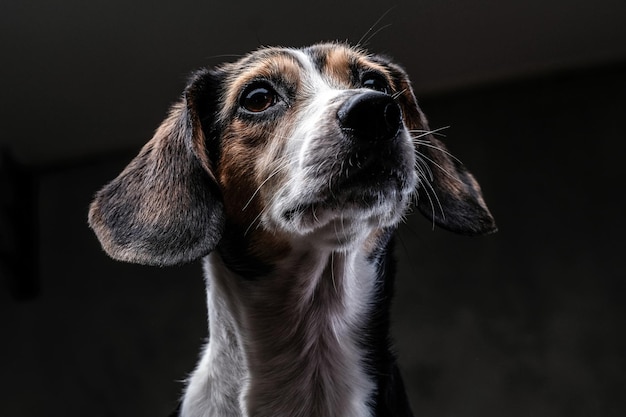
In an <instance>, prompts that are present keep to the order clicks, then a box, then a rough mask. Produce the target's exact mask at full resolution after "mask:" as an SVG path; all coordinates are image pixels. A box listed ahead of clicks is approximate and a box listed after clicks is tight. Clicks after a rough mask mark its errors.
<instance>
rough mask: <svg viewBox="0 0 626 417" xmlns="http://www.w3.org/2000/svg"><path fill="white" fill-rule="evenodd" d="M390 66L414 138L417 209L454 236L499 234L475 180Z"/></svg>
mask: <svg viewBox="0 0 626 417" xmlns="http://www.w3.org/2000/svg"><path fill="white" fill-rule="evenodd" d="M388 66H389V68H391V74H392V77H393V78H394V81H395V83H396V89H397V91H402V94H401V95H400V96H399V97H398V101H399V102H400V106H401V107H402V110H403V117H404V122H405V124H406V126H407V128H408V129H409V130H410V131H411V136H412V137H413V138H415V139H414V142H415V148H416V159H417V167H416V168H417V171H418V176H419V184H418V188H417V196H418V200H417V207H418V209H419V210H420V211H421V212H422V214H424V215H425V216H426V217H428V218H429V219H432V221H433V222H434V223H435V224H436V225H438V226H440V227H442V228H444V229H447V230H450V231H452V232H456V233H460V234H465V235H483V234H489V233H493V232H495V231H497V227H496V224H495V221H494V219H493V217H492V216H491V213H490V212H489V209H488V208H487V205H486V204H485V201H484V200H483V196H482V192H481V189H480V186H479V185H478V182H477V181H476V179H475V178H474V176H473V175H472V174H471V173H470V172H469V171H468V170H467V169H466V168H465V166H464V165H463V164H462V163H461V162H460V161H459V160H458V159H456V158H454V157H453V156H451V154H450V153H449V152H448V150H447V149H446V147H445V146H444V144H443V143H442V142H440V141H439V140H437V139H435V137H434V136H433V135H432V133H430V132H431V131H430V129H429V127H428V122H427V121H426V117H425V116H424V114H423V113H422V111H421V110H420V108H419V106H418V105H417V100H416V99H415V95H414V94H413V90H412V88H411V84H410V82H409V79H408V77H407V75H406V73H405V72H404V70H403V69H401V68H400V67H398V66H396V65H394V64H388Z"/></svg>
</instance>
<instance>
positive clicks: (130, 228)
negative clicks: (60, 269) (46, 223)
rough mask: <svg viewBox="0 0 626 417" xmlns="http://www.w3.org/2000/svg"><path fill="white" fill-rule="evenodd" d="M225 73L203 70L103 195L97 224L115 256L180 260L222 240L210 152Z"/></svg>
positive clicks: (94, 216) (96, 204) (94, 217)
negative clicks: (219, 79) (222, 79)
mask: <svg viewBox="0 0 626 417" xmlns="http://www.w3.org/2000/svg"><path fill="white" fill-rule="evenodd" d="M218 77H219V74H218V73H217V72H216V71H209V70H206V71H202V72H199V73H197V74H196V75H195V76H194V77H193V78H192V79H191V81H190V83H189V85H188V86H187V88H186V89H185V92H184V94H183V97H182V99H181V101H180V102H179V103H177V104H175V105H174V106H172V108H171V110H170V114H169V116H168V117H167V118H166V119H165V120H164V121H163V123H162V124H161V126H160V127H159V128H158V129H157V131H156V133H155V134H154V136H153V137H152V139H151V140H150V141H149V142H148V143H147V144H146V145H145V146H144V147H143V149H142V150H141V151H140V153H139V155H137V156H136V157H135V159H133V160H132V161H131V162H130V164H129V165H128V166H127V167H126V169H124V171H123V172H122V173H121V174H120V175H119V176H118V177H117V178H116V179H114V180H113V181H112V182H111V183H109V184H108V185H106V186H105V187H104V188H103V189H102V190H100V191H99V192H98V193H97V194H96V196H95V199H94V201H93V202H92V203H91V207H90V210H89V224H90V226H91V227H92V229H93V230H94V231H95V233H96V235H97V236H98V239H99V240H100V243H101V244H102V247H103V248H104V250H105V251H106V252H107V253H108V254H109V255H110V256H111V257H113V258H115V259H118V260H122V261H127V262H134V263H140V264H148V265H175V264H180V263H185V262H189V261H193V260H195V259H198V258H200V257H202V256H204V255H206V254H208V253H209V252H210V251H212V250H213V249H214V247H215V246H216V244H217V242H218V241H219V239H220V238H221V235H222V229H223V223H224V221H223V204H222V200H221V196H220V193H219V190H218V186H217V182H216V180H215V178H214V176H213V173H212V167H211V162H210V158H209V155H208V152H207V141H215V140H216V138H212V137H207V136H211V128H210V127H209V126H212V124H213V123H212V119H210V118H212V117H214V116H213V115H214V114H215V113H216V111H215V108H214V107H215V106H216V104H215V103H216V102H217V100H218V96H219V92H218V91H217V88H218V85H219V82H218V80H217V78H218ZM203 126H205V129H203ZM205 133H207V135H205Z"/></svg>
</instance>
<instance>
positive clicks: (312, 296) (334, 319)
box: [208, 253, 375, 417]
mask: <svg viewBox="0 0 626 417" xmlns="http://www.w3.org/2000/svg"><path fill="white" fill-rule="evenodd" d="M210 258H211V260H210V261H209V262H210V263H211V266H210V268H208V274H209V276H208V279H209V280H210V285H209V288H210V290H209V291H210V294H209V302H210V303H211V300H213V301H215V300H218V299H219V300H226V302H220V304H221V308H224V307H226V306H227V307H226V308H228V309H229V310H230V312H229V314H228V315H223V317H231V318H232V320H233V321H234V322H235V323H223V322H222V323H217V322H215V321H213V320H212V321H211V326H225V327H228V328H230V329H236V330H235V332H234V333H230V334H231V337H233V338H235V340H230V341H229V340H225V339H224V338H223V337H221V338H220V340H219V341H216V342H218V343H214V344H213V343H211V344H209V349H208V350H209V351H211V350H212V352H211V354H212V355H213V356H214V357H217V356H221V357H223V355H218V352H217V351H218V350H228V351H231V352H232V350H233V346H237V347H238V349H240V351H241V355H239V354H235V355H231V356H232V357H233V358H237V357H241V358H243V360H244V361H245V367H246V373H247V378H246V380H245V381H242V384H241V386H240V387H239V390H238V391H239V401H240V406H241V407H242V408H243V414H242V415H254V416H318V415H319V416H321V415H329V416H330V415H337V416H339V415H340V416H344V417H352V416H354V417H357V416H358V417H366V416H369V415H371V411H370V410H369V407H368V404H369V403H370V402H371V397H372V394H373V391H374V382H373V381H372V380H371V377H370V376H369V375H368V374H367V372H366V364H365V352H364V349H363V347H362V346H363V345H364V343H363V342H364V341H363V340H362V337H363V330H364V325H365V323H364V321H365V319H366V318H367V316H368V313H369V308H370V306H371V304H372V297H373V295H374V290H375V288H374V287H375V273H374V268H373V267H372V265H371V264H370V263H369V262H368V261H367V259H366V258H365V257H364V256H361V255H355V254H353V255H346V254H332V253H328V254H325V255H324V256H320V255H319V254H315V255H310V254H309V255H306V254H302V255H300V256H292V257H290V259H288V260H285V261H284V262H283V263H282V264H281V265H280V266H279V267H278V268H277V270H276V271H275V273H273V274H271V275H270V276H267V277H263V278H259V279H256V280H253V281H246V280H242V279H240V278H238V277H234V276H232V275H231V274H230V273H229V272H228V270H226V269H225V268H224V267H223V265H221V263H220V260H219V257H217V256H211V257H210ZM210 309H211V307H210ZM211 333H215V334H220V335H224V334H228V332H224V331H222V330H220V329H213V328H212V329H211ZM220 344H221V346H220ZM214 365H215V364H214ZM232 365H233V369H235V368H237V366H235V365H236V364H232ZM220 366H221V367H225V368H228V367H229V366H228V365H227V364H224V363H220ZM213 370H214V372H218V373H219V372H223V373H226V374H228V373H229V372H230V370H229V369H215V367H213ZM229 376H230V375H229ZM215 377H217V378H219V376H218V375H216V376H215Z"/></svg>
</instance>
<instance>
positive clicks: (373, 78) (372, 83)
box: [361, 73, 391, 94]
mask: <svg viewBox="0 0 626 417" xmlns="http://www.w3.org/2000/svg"><path fill="white" fill-rule="evenodd" d="M361 85H362V86H363V87H364V88H369V89H372V90H376V91H380V92H381V93H385V94H389V93H390V92H391V87H389V83H387V80H385V78H384V77H383V76H382V75H380V74H376V73H369V74H365V75H364V76H363V80H362V81H361Z"/></svg>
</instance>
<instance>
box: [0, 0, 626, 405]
mask: <svg viewBox="0 0 626 417" xmlns="http://www.w3.org/2000/svg"><path fill="white" fill-rule="evenodd" d="M281 3H282V4H281ZM390 7H391V5H389V6H387V5H382V4H378V3H374V2H364V1H360V2H356V1H348V2H343V3H341V4H339V2H330V1H317V2H311V3H304V4H300V3H296V2H286V1H285V2H263V3H262V4H261V3H260V2H259V3H248V2H229V3H211V2H206V1H205V2H200V1H195V2H194V1H177V2H165V1H153V2H145V3H144V4H140V3H138V2H129V1H126V0H125V1H121V0H120V1H106V2H105V1H100V0H94V1H90V2H84V1H78V0H67V1H63V2H49V1H43V0H37V1H24V0H3V2H2V4H1V5H0V47H1V50H2V65H0V94H1V96H0V97H1V100H0V105H1V106H2V107H1V108H0V126H1V130H0V132H1V133H0V145H1V147H2V148H3V149H4V151H3V153H4V155H5V157H4V159H2V162H0V255H1V257H0V271H1V272H0V273H1V274H2V275H0V376H1V379H0V381H1V382H0V416H2V417H5V416H6V417H13V416H24V417H31V416H32V417H35V416H38V417H39V416H59V415H63V416H84V415H89V416H165V415H167V413H168V412H169V411H170V410H171V408H172V407H173V406H174V404H175V402H176V400H177V398H178V396H179V394H180V392H181V389H182V387H183V384H182V383H181V380H183V379H184V378H185V376H186V375H187V374H188V373H189V372H190V371H191V370H192V369H193V367H194V366H195V362H196V359H197V355H198V352H199V350H200V347H201V345H202V343H203V339H204V337H205V336H206V311H205V306H204V288H203V282H202V278H201V268H200V265H199V264H193V265H189V266H186V267H180V268H168V269H157V268H148V267H141V266H135V265H128V264H122V263H118V262H114V261H112V260H110V259H108V258H107V257H106V256H105V255H104V253H103V252H102V251H101V249H100V246H99V244H98V242H97V241H96V239H95V237H94V236H93V234H92V233H91V231H90V230H89V229H88V227H87V225H86V213H87V207H88V204H89V202H90V199H91V197H92V195H93V194H94V193H95V191H96V190H97V189H98V188H99V187H101V186H102V185H103V184H104V183H105V182H106V181H108V180H110V179H112V178H113V177H114V176H115V175H116V174H117V173H118V172H119V171H120V170H121V169H122V168H123V167H124V166H125V164H126V163H127V162H128V161H129V160H130V159H131V158H132V156H133V155H134V154H135V153H136V152H137V150H138V149H139V147H140V146H141V144H143V143H144V142H145V141H147V140H148V139H149V138H150V136H151V134H152V131H153V130H154V129H155V128H156V127H157V126H158V124H159V122H160V121H161V120H162V118H163V117H164V115H165V113H166V111H167V108H168V106H169V105H170V104H171V103H172V102H174V101H175V100H176V99H177V97H178V95H179V93H180V91H181V90H182V88H183V86H184V84H185V77H186V75H187V74H188V73H189V72H190V71H191V70H193V69H195V68H198V67H200V66H204V65H215V64H217V63H219V62H222V61H225V60H234V59H236V56H234V55H240V54H242V53H245V52H247V51H249V50H252V49H255V48H256V47H258V46H259V45H265V44H272V45H276V44H282V45H288V46H302V45H306V44H310V43H313V42H316V41H320V40H334V39H339V40H348V41H351V42H352V43H356V42H358V41H359V39H361V37H362V36H363V35H366V36H365V38H366V39H367V40H368V41H369V42H368V43H367V45H368V47H369V49H370V50H372V51H374V52H382V53H387V54H389V55H390V56H393V57H394V58H395V59H396V60H397V61H399V62H400V63H402V64H403V65H404V66H405V68H406V69H407V71H408V72H409V74H410V75H411V77H412V79H413V83H414V87H415V90H416V93H417V95H418V97H420V99H421V105H422V108H423V110H424V111H425V112H426V113H427V115H428V116H429V117H430V120H431V127H435V128H436V127H443V126H450V127H449V128H448V129H446V130H445V134H446V138H444V140H445V141H446V143H447V144H448V146H449V148H450V149H451V150H452V151H453V153H454V154H455V155H456V156H458V157H459V158H460V159H462V160H463V161H464V162H465V163H466V165H467V166H468V167H469V168H470V169H471V170H472V171H473V172H474V174H475V175H476V176H477V178H478V179H479V181H480V183H481V185H482V187H483V190H484V193H485V197H486V200H487V202H488V204H489V206H490V208H491V209H492V212H493V213H494V215H495V217H496V219H497V221H498V225H499V227H500V231H499V232H498V234H496V235H493V236H489V237H483V238H466V237H460V236H456V235H453V234H450V233H448V232H444V231H440V230H432V227H431V225H430V224H429V222H428V220H426V219H424V218H422V217H421V216H420V215H419V214H413V215H411V216H409V217H408V221H407V223H406V224H404V225H402V226H401V228H400V230H399V233H398V244H397V257H398V261H399V282H398V285H397V292H398V293H397V296H396V303H395V306H394V309H395V310H394V326H395V327H394V335H395V338H396V340H397V347H398V352H399V355H400V358H401V362H402V369H403V373H404V375H405V377H406V379H407V384H408V390H409V394H410V397H411V401H412V404H413V407H414V411H415V413H416V415H418V416H502V415H506V416H511V417H516V416H535V417H542V416H563V415H567V416H601V417H605V416H606V417H612V416H623V415H626V396H625V395H624V393H625V392H626V363H625V357H626V335H625V334H624V330H625V328H626V327H625V325H626V306H625V305H624V301H623V300H624V298H625V296H626V282H625V280H624V278H626V268H625V267H624V254H623V252H624V245H623V243H622V239H623V236H624V232H625V231H626V230H625V229H626V228H625V224H624V223H625V222H624V217H623V216H624V212H625V210H624V209H625V204H624V202H623V197H622V195H623V192H624V180H625V179H626V176H625V175H624V173H623V171H624V168H623V167H622V163H623V159H624V155H625V154H626V153H625V151H626V144H625V141H626V127H624V116H625V115H626V24H624V22H626V3H625V2H623V1H622V0H615V1H610V0H600V1H595V2H579V1H564V0H563V1H556V0H555V1H545V0H544V1H539V0H527V1H524V2H522V1H520V2H502V1H500V2H497V1H487V0H482V1H472V2H461V1H451V0H448V1H443V0H439V1H435V0H418V1H412V2H409V1H398V2H396V3H395V7H393V8H391V10H390ZM389 10H390V11H389ZM387 11H389V13H388V14H386V15H385V16H384V17H383V19H382V20H381V21H380V22H379V23H378V24H377V25H376V26H375V27H374V29H373V31H372V32H370V33H369V35H367V32H368V29H369V28H370V27H371V26H372V25H373V24H374V23H375V22H376V20H377V19H378V18H379V17H381V16H383V15H384V14H385V12H387ZM387 25H389V26H387ZM379 29H380V31H378V30H379ZM370 35H371V36H370ZM370 37H371V39H369V38H370ZM7 155H11V157H12V158H13V159H14V160H15V161H16V162H17V163H18V166H14V164H12V163H10V160H9V159H8V156H7ZM31 191H32V192H31ZM33 219H35V221H33ZM35 237H37V238H38V240H35V239H34V238H35Z"/></svg>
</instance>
